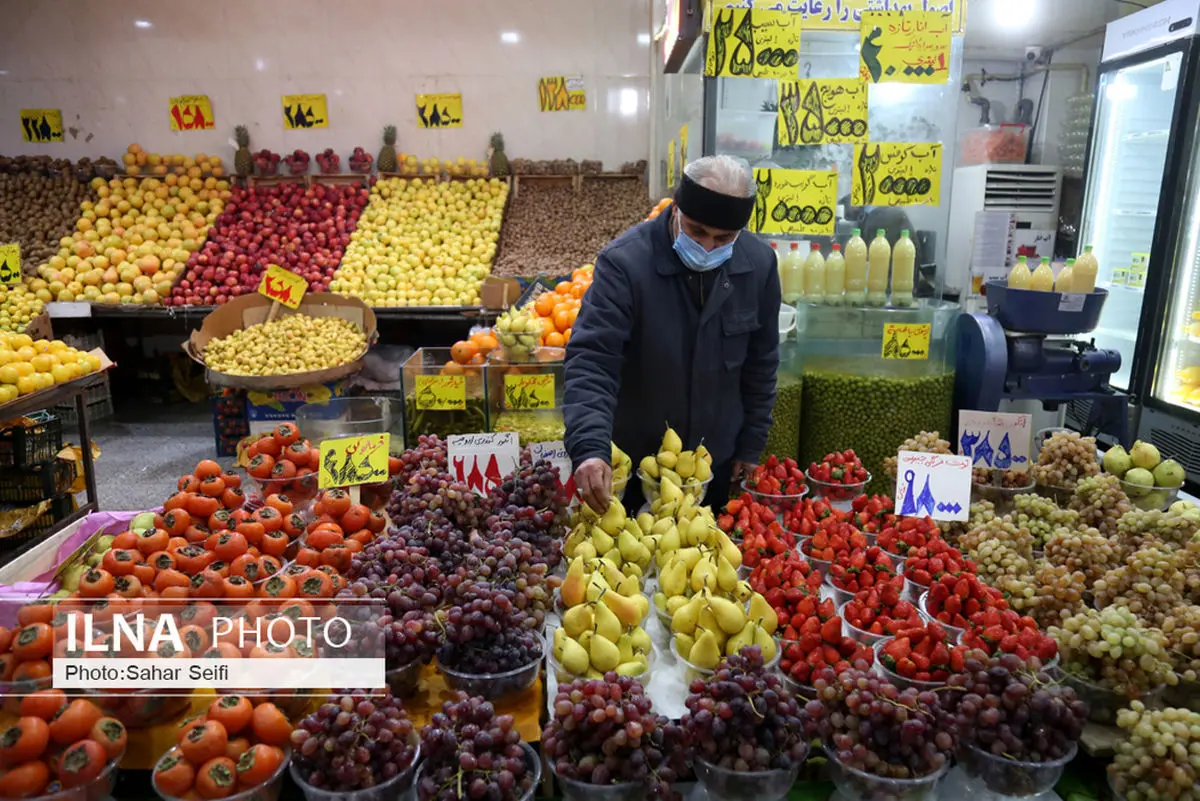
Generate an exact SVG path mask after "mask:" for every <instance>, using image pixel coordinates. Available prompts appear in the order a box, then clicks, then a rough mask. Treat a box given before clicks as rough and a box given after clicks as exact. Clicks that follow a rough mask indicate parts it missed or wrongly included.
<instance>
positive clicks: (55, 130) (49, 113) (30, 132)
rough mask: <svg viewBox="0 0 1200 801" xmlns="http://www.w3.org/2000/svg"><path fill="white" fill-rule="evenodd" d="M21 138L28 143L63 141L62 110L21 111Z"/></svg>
mask: <svg viewBox="0 0 1200 801" xmlns="http://www.w3.org/2000/svg"><path fill="white" fill-rule="evenodd" d="M21 138H22V139H24V140H25V141H26V142H61V141H63V121H62V109H57V108H23V109H21Z"/></svg>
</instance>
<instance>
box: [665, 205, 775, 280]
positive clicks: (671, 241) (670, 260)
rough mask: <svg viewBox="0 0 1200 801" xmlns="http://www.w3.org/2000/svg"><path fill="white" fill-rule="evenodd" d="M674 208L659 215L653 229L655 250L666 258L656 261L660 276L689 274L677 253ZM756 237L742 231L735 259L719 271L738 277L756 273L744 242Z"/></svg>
mask: <svg viewBox="0 0 1200 801" xmlns="http://www.w3.org/2000/svg"><path fill="white" fill-rule="evenodd" d="M674 215H675V212H674V207H673V206H668V207H667V208H666V210H665V211H664V212H663V213H662V214H660V215H658V219H656V220H655V221H654V222H655V225H654V229H653V234H652V238H653V242H654V249H655V250H657V251H661V252H662V253H664V254H665V257H660V258H656V259H655V265H654V269H655V271H656V272H657V273H658V274H659V275H676V274H677V273H685V272H688V268H687V265H685V264H684V263H683V260H682V259H680V258H679V254H678V253H676V252H675V235H674V233H673V227H672V225H671V218H672V217H674ZM747 236H754V234H752V233H750V232H749V231H742V232H741V233H740V234H738V241H737V243H735V244H734V246H733V257H732V258H730V259H729V261H727V262H725V264H723V265H722V266H721V267H720V268H719V269H721V270H724V271H725V273H726V274H728V275H738V274H740V273H749V272H753V271H754V265H753V264H752V263H751V261H750V258H749V256H748V255H747V253H746V247H745V245H744V243H743V242H742V239H743V237H747Z"/></svg>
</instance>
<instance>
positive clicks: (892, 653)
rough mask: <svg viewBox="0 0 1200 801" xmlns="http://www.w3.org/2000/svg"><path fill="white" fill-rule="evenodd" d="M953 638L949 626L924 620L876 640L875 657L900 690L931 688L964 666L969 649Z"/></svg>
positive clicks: (944, 681)
mask: <svg viewBox="0 0 1200 801" xmlns="http://www.w3.org/2000/svg"><path fill="white" fill-rule="evenodd" d="M956 640H957V637H956V635H955V634H953V633H952V632H950V631H949V629H948V627H946V626H943V625H942V624H941V623H938V622H937V621H936V620H930V621H926V622H924V623H921V624H919V625H916V626H913V627H911V628H906V629H901V630H899V631H897V632H896V634H895V635H893V636H892V637H888V638H887V639H884V640H881V641H879V642H877V643H875V645H874V649H875V661H876V663H877V664H878V665H879V671H880V673H882V674H883V676H884V678H886V679H887V680H888V681H889V682H891V683H892V684H894V685H896V686H897V687H899V688H900V689H901V690H903V689H907V688H909V687H914V688H916V689H918V690H934V689H937V688H938V687H941V686H943V685H944V684H945V683H946V679H948V678H950V675H951V674H952V673H961V672H962V671H963V670H964V669H965V668H966V657H967V653H968V652H969V651H970V649H969V648H965V647H963V646H959V645H956Z"/></svg>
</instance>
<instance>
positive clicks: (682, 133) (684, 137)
mask: <svg viewBox="0 0 1200 801" xmlns="http://www.w3.org/2000/svg"><path fill="white" fill-rule="evenodd" d="M679 163H680V164H682V165H684V166H686V165H687V163H688V126H687V123H686V122H685V123H684V124H683V125H682V126H681V127H680V128H679Z"/></svg>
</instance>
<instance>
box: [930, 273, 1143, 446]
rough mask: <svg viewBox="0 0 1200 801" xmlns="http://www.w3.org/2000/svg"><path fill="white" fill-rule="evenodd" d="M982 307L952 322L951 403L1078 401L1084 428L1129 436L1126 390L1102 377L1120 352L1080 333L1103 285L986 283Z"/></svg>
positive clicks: (1096, 313)
mask: <svg viewBox="0 0 1200 801" xmlns="http://www.w3.org/2000/svg"><path fill="white" fill-rule="evenodd" d="M985 291H986V297H987V305H988V311H987V314H982V313H978V314H961V315H959V317H958V321H957V323H956V324H957V326H958V331H957V359H956V360H957V371H956V374H955V385H954V405H955V408H957V409H977V410H979V411H999V410H1000V403H1001V401H1005V400H1011V401H1040V402H1041V403H1042V405H1043V408H1045V409H1046V410H1047V411H1054V410H1056V409H1058V408H1059V407H1060V406H1061V405H1062V404H1065V403H1071V402H1075V401H1079V402H1084V403H1086V404H1087V406H1088V408H1089V412H1088V415H1087V431H1085V432H1084V433H1093V432H1099V433H1105V434H1108V435H1110V436H1111V437H1113V438H1114V439H1116V440H1117V441H1118V442H1128V441H1129V438H1128V434H1129V396H1128V395H1126V394H1124V393H1122V392H1117V391H1116V390H1114V389H1112V387H1110V386H1109V385H1108V379H1109V376H1111V375H1112V374H1113V373H1114V372H1116V371H1117V369H1119V368H1120V366H1121V354H1120V353H1119V352H1118V351H1115V350H1107V349H1100V348H1097V347H1096V346H1095V341H1094V340H1089V339H1087V338H1081V337H1080V336H1079V335H1081V334H1087V333H1089V332H1091V331H1093V330H1094V329H1095V328H1096V326H1097V324H1098V323H1099V320H1100V311H1101V310H1102V309H1103V308H1104V302H1105V300H1106V299H1107V298H1108V290H1105V289H1096V290H1095V291H1093V292H1091V293H1090V294H1072V293H1062V292H1041V291H1037V290H1032V289H1010V288H1009V287H1008V285H1007V282H1005V281H1003V280H994V281H989V282H988V283H987V286H986V290H985Z"/></svg>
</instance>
